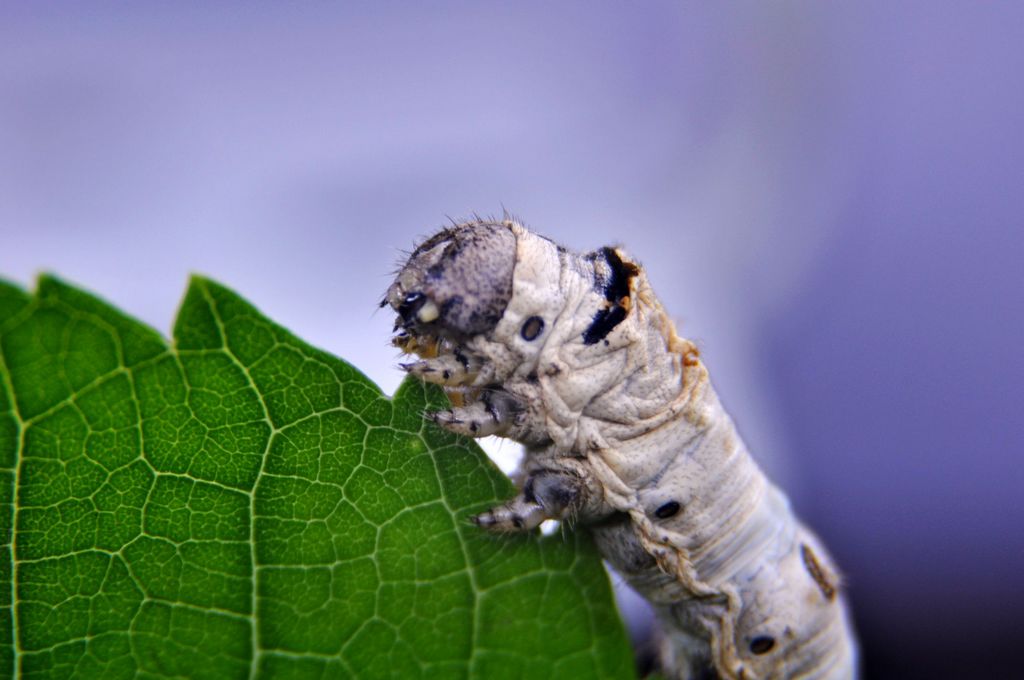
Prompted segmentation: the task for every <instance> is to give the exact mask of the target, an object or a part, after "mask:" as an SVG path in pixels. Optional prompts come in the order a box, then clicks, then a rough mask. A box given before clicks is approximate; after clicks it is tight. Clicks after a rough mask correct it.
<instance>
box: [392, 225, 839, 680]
mask: <svg viewBox="0 0 1024 680" xmlns="http://www.w3.org/2000/svg"><path fill="white" fill-rule="evenodd" d="M381 304H382V306H385V305H390V307H391V308H392V309H394V311H395V312H397V320H396V323H395V331H396V335H395V337H394V344H395V345H396V346H398V347H400V348H401V349H402V350H403V351H405V352H407V353H410V354H414V355H418V356H417V358H416V360H414V361H411V362H409V363H405V364H402V367H403V369H404V370H406V371H407V372H408V373H410V374H412V375H414V376H416V377H418V378H420V379H421V380H424V381H427V382H432V383H437V384H440V385H442V386H443V387H444V389H445V390H446V391H447V392H448V394H449V396H450V397H451V399H452V404H453V406H452V408H450V409H448V410H444V411H440V412H435V413H430V414H428V416H429V417H430V418H431V419H433V420H434V421H435V422H436V423H438V424H439V425H441V426H442V427H444V428H446V429H448V430H451V431H452V432H457V433H461V434H464V435H468V436H471V437H482V436H486V435H500V436H504V437H508V438H511V439H514V440H516V441H519V442H521V443H522V444H523V445H524V447H525V451H526V453H525V455H524V459H523V463H522V469H521V471H520V475H519V478H520V479H522V480H523V482H522V487H521V489H520V491H519V493H518V494H517V495H516V496H515V497H514V498H512V499H511V500H509V501H508V502H506V503H504V504H502V505H499V506H497V507H494V508H491V509H490V510H487V511H486V512H484V513H482V514H480V515H478V516H476V517H475V518H473V520H474V522H475V523H476V524H478V525H479V526H480V527H482V528H484V529H487V530H490V531H495V532H518V531H530V530H532V529H534V528H536V527H537V526H538V525H539V524H540V523H541V522H543V521H545V520H548V519H556V520H570V521H572V522H574V523H576V524H579V525H585V526H587V527H588V528H589V529H590V531H591V532H592V533H593V535H594V538H595V541H596V543H597V545H598V548H599V549H600V551H601V554H602V555H603V556H604V558H605V559H606V560H607V562H608V563H610V564H611V565H612V567H613V568H614V569H616V570H617V571H618V572H619V573H620V574H622V576H623V577H624V578H625V579H626V580H627V581H628V582H629V583H630V584H631V585H632V586H633V588H634V589H636V591H637V592H639V593H640V594H641V595H642V596H643V597H645V598H646V599H647V600H648V601H649V602H650V603H651V605H652V606H653V608H654V610H655V612H656V614H657V617H658V619H659V621H660V623H661V627H662V629H663V633H664V636H663V637H664V644H663V649H662V652H661V661H662V664H663V666H664V672H665V673H666V675H667V676H668V677H672V678H694V679H696V678H700V679H702V680H703V679H707V678H722V679H737V680H739V679H743V680H753V679H755V678H757V679H782V678H815V679H825V678H828V679H839V678H852V677H854V676H855V675H856V665H857V654H856V643H855V640H854V635H853V630H852V627H851V624H850V618H849V614H848V610H847V606H846V604H845V602H844V598H843V596H842V593H841V582H840V579H839V576H838V572H837V569H836V567H835V565H834V563H833V561H832V559H831V558H830V557H829V555H828V553H827V552H826V550H825V548H824V547H823V545H822V544H821V541H820V540H819V539H818V538H817V537H816V536H815V535H814V534H813V533H812V532H811V531H810V530H808V529H807V528H806V527H805V526H804V525H803V524H801V523H800V522H799V521H798V520H797V519H796V517H795V516H794V514H793V512H792V511H791V509H790V506H789V502H788V500H787V499H786V497H785V495H784V494H783V493H782V492H781V491H780V490H779V489H778V488H776V487H775V486H774V485H772V484H771V482H769V481H768V479H767V478H766V477H765V475H764V474H763V472H762V471H761V470H760V469H759V468H758V466H757V464H756V463H755V462H754V460H753V458H752V457H751V456H750V455H749V453H748V452H747V449H746V446H745V445H744V443H743V441H742V439H741V438H740V437H739V435H738V434H737V432H736V428H735V426H734V425H733V422H732V420H731V419H730V417H729V415H728V414H727V413H726V412H725V410H724V409H723V407H722V405H721V403H720V402H719V399H718V396H717V394H716V393H715V390H714V389H713V388H712V386H711V383H710V381H709V379H708V372H707V369H706V368H705V365H704V363H703V362H702V361H701V359H700V353H699V352H698V350H697V347H696V346H695V345H694V344H693V343H692V342H690V341H689V340H686V339H684V338H682V337H680V336H679V335H677V333H676V330H675V327H674V325H673V323H672V321H671V319H670V318H669V316H668V314H667V313H666V312H665V310H664V309H663V308H662V305H661V303H660V302H659V301H658V298H657V297H656V296H655V294H654V292H653V290H651V287H650V285H649V283H648V280H647V276H646V273H645V271H644V268H643V267H642V266H641V265H640V264H639V262H637V261H636V260H634V259H633V258H631V257H630V256H629V255H628V254H627V253H625V252H624V251H623V250H621V249H619V248H613V247H606V248H601V249H599V250H595V251H593V252H590V253H585V254H576V253H573V252H570V251H569V250H567V249H566V248H563V247H561V246H559V245H557V244H555V243H554V242H552V241H550V240H548V239H546V238H544V237H542V236H539V235H537V234H535V233H533V232H531V231H529V230H528V229H526V228H525V227H523V226H522V225H521V224H519V223H518V222H516V221H514V220H511V219H503V220H497V221H487V220H479V219H478V220H474V221H470V222H466V223H462V224H457V225H455V226H452V227H450V228H447V229H443V230H441V231H440V232H438V233H436V234H435V235H433V236H432V237H430V238H428V239H427V240H426V241H424V242H423V243H421V244H420V245H419V246H418V247H416V248H415V250H414V251H413V252H412V254H411V256H410V257H409V258H408V261H407V262H406V263H405V264H404V265H403V266H402V267H401V269H400V270H399V272H398V274H397V277H396V278H395V280H394V282H393V283H392V284H391V286H390V287H389V289H388V291H387V295H386V297H385V299H384V301H383V302H382V303H381Z"/></svg>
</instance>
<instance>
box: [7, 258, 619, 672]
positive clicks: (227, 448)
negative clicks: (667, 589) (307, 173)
mask: <svg viewBox="0 0 1024 680" xmlns="http://www.w3.org/2000/svg"><path fill="white" fill-rule="evenodd" d="M174 340H175V342H174V346H173V347H171V346H169V345H168V344H167V343H166V342H165V341H164V340H163V339H162V338H161V337H160V336H159V335H158V334H157V333H156V332H154V331H152V330H150V329H149V328H146V327H145V326H143V325H142V324H140V323H138V322H136V321H134V320H133V319H130V318H128V317H127V316H125V315H123V314H121V313H120V312H118V311H117V310H115V309H113V308H111V307H110V306H109V305H107V304H105V303H103V302H101V301H99V300H97V299H96V298H94V297H91V296H90V295H88V294H86V293H84V292H82V291H80V290H77V289H75V288H73V287H70V286H68V285H66V284H64V283H62V282H60V281H58V280H56V279H54V278H49V277H44V278H42V279H41V280H40V282H39V285H38V290H37V291H36V293H35V295H34V296H29V295H27V294H26V293H24V292H23V291H21V290H20V289H18V288H16V287H14V286H11V285H8V284H3V283H2V282H0V677H9V676H12V675H14V674H15V673H18V674H20V675H22V676H23V677H39V678H51V677H53V678H56V677H102V678H119V677H135V676H141V677H167V676H178V677H190V678H243V677H267V678H271V677H273V678H277V677H287V678H300V677H301V678H306V677H309V678H324V677H360V678H371V677H400V678H415V677H431V678H435V677H437V678H443V677H451V678H465V677H480V678H483V677H486V678H505V677H508V678H518V677H530V678H544V677H552V678H566V677H631V676H632V675H633V670H632V658H631V654H630V650H629V645H628V643H627V641H626V639H625V636H624V633H623V628H622V624H621V622H620V620H619V619H618V616H617V614H616V611H615V607H614V604H613V602H612V598H611V593H610V588H609V585H608V580H607V577H606V575H605V573H604V571H603V569H602V566H601V563H600V559H599V557H598V556H597V554H596V552H595V551H594V548H593V546H592V545H591V543H590V541H589V539H588V538H587V536H586V535H585V534H584V533H582V532H577V533H568V534H565V535H563V536H555V537H550V538H540V537H538V536H525V537H523V536H515V537H513V536H491V535H486V534H484V533H482V532H481V531H480V530H478V529H477V528H476V527H474V526H472V525H470V524H469V523H468V522H467V521H466V518H467V517H468V516H469V515H470V514H472V513H474V512H479V511H481V510H482V509H484V508H486V507H488V506H489V505H491V504H494V503H495V502H496V501H498V500H499V499H503V498H506V497H508V496H509V495H510V494H512V493H513V488H512V486H511V484H510V482H509V481H508V480H507V479H506V478H505V477H504V476H503V475H501V473H500V472H498V471H497V470H496V469H495V468H494V467H493V466H492V465H491V464H490V462H489V461H488V460H487V459H486V457H485V456H484V455H483V454H482V452H481V451H480V450H479V449H478V448H477V447H476V446H475V445H474V444H472V443H470V442H468V441H465V440H462V439H458V438H455V437H453V436H451V435H448V434H446V433H444V432H442V431H441V430H439V429H437V428H435V427H434V426H432V425H428V424H425V422H424V420H423V419H422V417H421V413H422V412H423V411H424V410H425V409H426V408H428V404H434V405H437V404H440V403H442V401H441V400H443V398H444V397H443V395H441V394H440V393H439V392H437V391H433V390H426V389H424V388H423V387H422V386H420V385H418V384H416V383H411V382H407V383H404V384H403V386H402V387H401V389H400V390H399V391H398V393H397V394H396V395H395V397H394V399H393V400H388V399H387V398H385V397H384V396H383V395H382V394H381V392H380V390H379V389H378V388H377V387H376V386H375V385H373V384H372V383H371V382H370V381H369V380H367V379H366V378H365V377H364V376H363V375H362V374H360V373H359V372H358V371H356V370H355V369H354V368H352V367H351V366H349V365H348V364H346V363H345V362H343V361H341V360H339V359H337V358H335V357H333V356H331V355H329V354H327V353H325V352H322V351H320V350H317V349H314V348H312V347H310V346H309V345H307V344H305V343H303V342H302V341H300V340H298V339H297V338H295V337H294V336H293V335H291V334H290V333H289V332H288V331H286V330H284V329H282V328H281V327H279V326H277V325H275V324H274V323H272V322H271V321H269V320H267V319H266V318H264V317H263V316H262V315H260V314H259V312H257V311H256V310H255V309H254V308H253V307H252V306H250V305H249V304H248V303H247V302H245V301H244V300H242V299H241V298H239V297H238V296H237V295H235V294H234V293H232V292H231V291H229V290H227V289H225V288H223V287H221V286H219V285H217V284H215V283H213V282H211V281H208V280H205V279H201V278H196V279H194V280H193V281H192V282H191V285H190V286H189V289H188V292H187V294H186V296H185V300H184V302H183V304H182V307H181V310H180V313H179V315H178V319H177V323H176V325H175V329H174ZM12 546H13V550H12Z"/></svg>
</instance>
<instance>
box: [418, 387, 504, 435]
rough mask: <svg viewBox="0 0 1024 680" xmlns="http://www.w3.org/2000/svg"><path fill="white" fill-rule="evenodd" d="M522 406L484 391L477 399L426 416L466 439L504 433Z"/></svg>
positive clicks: (491, 392) (499, 395)
mask: <svg viewBox="0 0 1024 680" xmlns="http://www.w3.org/2000/svg"><path fill="white" fill-rule="evenodd" d="M521 412H522V406H521V405H520V404H519V402H518V401H517V400H516V398H515V397H513V396H512V395H510V394H509V393H508V392H502V391H500V390H484V391H483V392H482V393H481V395H480V398H479V400H477V401H474V402H472V403H470V404H467V405H466V406H458V407H455V408H451V409H448V410H447V411H435V412H434V413H428V414H427V416H428V417H429V418H430V419H431V420H433V421H434V422H435V423H437V424H438V425H440V426H441V427H443V428H444V429H446V430H449V431H450V432H456V433H458V434H463V435H466V436H469V437H486V436H488V435H492V434H497V435H500V434H504V433H505V432H507V431H508V429H509V427H511V426H512V425H513V424H514V423H515V419H516V415H517V414H518V413H521Z"/></svg>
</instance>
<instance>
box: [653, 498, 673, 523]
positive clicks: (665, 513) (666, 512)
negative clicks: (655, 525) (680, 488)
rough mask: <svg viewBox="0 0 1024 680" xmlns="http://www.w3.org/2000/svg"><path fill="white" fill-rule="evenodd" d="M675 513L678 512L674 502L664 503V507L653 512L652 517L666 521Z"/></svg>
mask: <svg viewBox="0 0 1024 680" xmlns="http://www.w3.org/2000/svg"><path fill="white" fill-rule="evenodd" d="M677 512H679V503H677V502H675V501H669V502H668V503H665V505H663V506H661V507H660V508H658V509H657V510H655V511H654V516H655V517H657V518H658V519H668V518H669V517H671V516H672V515H674V514H676V513H677Z"/></svg>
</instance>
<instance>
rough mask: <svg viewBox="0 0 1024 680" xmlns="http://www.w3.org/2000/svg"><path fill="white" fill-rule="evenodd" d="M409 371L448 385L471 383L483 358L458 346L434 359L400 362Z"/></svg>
mask: <svg viewBox="0 0 1024 680" xmlns="http://www.w3.org/2000/svg"><path fill="white" fill-rule="evenodd" d="M399 365H400V366H401V367H402V370H404V371H405V372H407V373H410V374H412V375H415V376H416V377H418V378H419V379H421V380H423V381H425V382H431V383H436V384H438V385H445V386H448V387H457V386H462V385H469V384H471V383H472V382H473V381H474V380H476V378H477V375H478V374H479V372H480V369H481V366H482V360H481V358H480V357H478V356H477V355H475V354H472V353H466V352H463V351H462V350H461V349H460V348H458V347H456V348H454V349H452V350H451V351H448V352H445V353H443V354H439V355H438V356H436V357H434V358H432V359H422V360H420V361H414V362H412V363H408V364H399Z"/></svg>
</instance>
